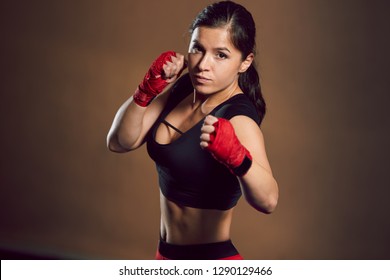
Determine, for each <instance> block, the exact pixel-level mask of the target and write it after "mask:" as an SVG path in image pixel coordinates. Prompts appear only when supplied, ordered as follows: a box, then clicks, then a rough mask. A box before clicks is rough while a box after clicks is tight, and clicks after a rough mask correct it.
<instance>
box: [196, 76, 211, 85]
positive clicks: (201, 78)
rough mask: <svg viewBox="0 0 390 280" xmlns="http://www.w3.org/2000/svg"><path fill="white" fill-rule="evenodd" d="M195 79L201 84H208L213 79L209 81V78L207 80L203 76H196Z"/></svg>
mask: <svg viewBox="0 0 390 280" xmlns="http://www.w3.org/2000/svg"><path fill="white" fill-rule="evenodd" d="M194 79H195V81H196V82H197V83H199V84H204V83H207V82H210V81H211V79H208V78H206V77H204V76H201V75H195V76H194Z"/></svg>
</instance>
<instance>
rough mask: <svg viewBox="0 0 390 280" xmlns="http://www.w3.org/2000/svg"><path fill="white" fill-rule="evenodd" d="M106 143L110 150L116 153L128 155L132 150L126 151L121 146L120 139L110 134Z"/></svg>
mask: <svg viewBox="0 0 390 280" xmlns="http://www.w3.org/2000/svg"><path fill="white" fill-rule="evenodd" d="M106 142H107V148H108V150H110V151H111V152H114V153H126V152H128V151H130V150H131V149H126V148H125V147H123V146H122V145H121V144H119V141H118V137H117V135H116V134H115V135H114V134H110V133H109V134H108V135H107V139H106Z"/></svg>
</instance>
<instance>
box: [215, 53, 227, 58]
mask: <svg viewBox="0 0 390 280" xmlns="http://www.w3.org/2000/svg"><path fill="white" fill-rule="evenodd" d="M217 57H218V58H219V59H226V58H227V57H228V56H227V55H226V54H224V53H217Z"/></svg>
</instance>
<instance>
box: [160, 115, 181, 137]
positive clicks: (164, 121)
mask: <svg viewBox="0 0 390 280" xmlns="http://www.w3.org/2000/svg"><path fill="white" fill-rule="evenodd" d="M161 122H162V123H164V124H166V125H167V126H169V127H170V128H172V129H173V130H175V131H176V132H178V133H180V134H184V132H182V131H181V130H179V129H178V128H177V127H174V126H173V125H172V124H170V123H169V122H167V121H166V120H165V119H164V120H162V121H161Z"/></svg>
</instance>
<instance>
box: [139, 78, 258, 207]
mask: <svg viewBox="0 0 390 280" xmlns="http://www.w3.org/2000/svg"><path fill="white" fill-rule="evenodd" d="M192 92H193V87H192V84H191V81H190V79H189V76H188V74H187V75H184V76H183V77H181V78H180V79H179V80H178V81H177V82H176V84H175V85H174V86H173V88H172V92H171V93H170V97H169V99H168V101H167V105H166V107H165V108H164V110H163V111H162V113H161V114H160V116H159V118H158V119H157V121H156V122H155V124H154V125H153V126H152V128H151V129H150V131H149V133H148V136H147V139H146V140H147V150H148V153H149V155H150V157H151V158H152V159H153V160H154V161H155V163H156V167H157V172H158V178H159V184H160V189H161V192H162V193H163V195H164V196H165V197H166V198H167V199H168V200H170V201H173V202H175V203H177V204H179V205H182V206H188V207H193V208H202V209H219V210H227V209H230V208H232V207H233V206H235V205H236V204H237V201H238V199H239V198H240V196H241V189H240V184H239V182H238V180H237V178H236V177H235V176H234V175H233V174H231V173H230V171H229V170H228V169H227V168H226V167H225V166H224V165H222V164H221V163H219V162H218V161H216V160H215V159H214V158H213V157H212V156H211V154H210V153H209V152H208V151H205V150H202V148H201V147H200V145H199V144H200V129H201V127H202V124H203V121H204V119H202V120H201V121H199V122H198V123H197V124H195V125H194V126H193V127H192V128H190V129H189V130H187V131H186V132H184V133H182V134H181V135H180V137H179V138H178V139H176V140H174V141H173V142H171V143H169V144H159V143H157V142H156V140H155V137H156V131H157V128H158V127H159V125H160V124H161V123H162V122H164V120H165V117H166V116H167V115H168V114H169V112H170V111H171V110H172V109H173V108H175V107H176V105H177V104H178V103H180V101H181V100H183V99H184V98H185V97H186V96H188V94H191V93H192ZM210 114H211V115H214V116H216V117H220V118H225V119H231V118H232V117H234V116H236V115H245V116H248V117H250V118H252V119H253V120H254V121H255V122H256V123H258V124H259V123H260V118H259V116H258V114H257V112H256V109H255V107H254V105H253V104H252V102H251V101H250V100H249V99H248V97H247V96H246V95H244V94H238V95H235V96H233V97H232V98H230V99H228V100H227V101H225V102H223V103H222V104H220V105H218V106H217V107H216V108H214V110H212V112H211V113H210Z"/></svg>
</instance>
